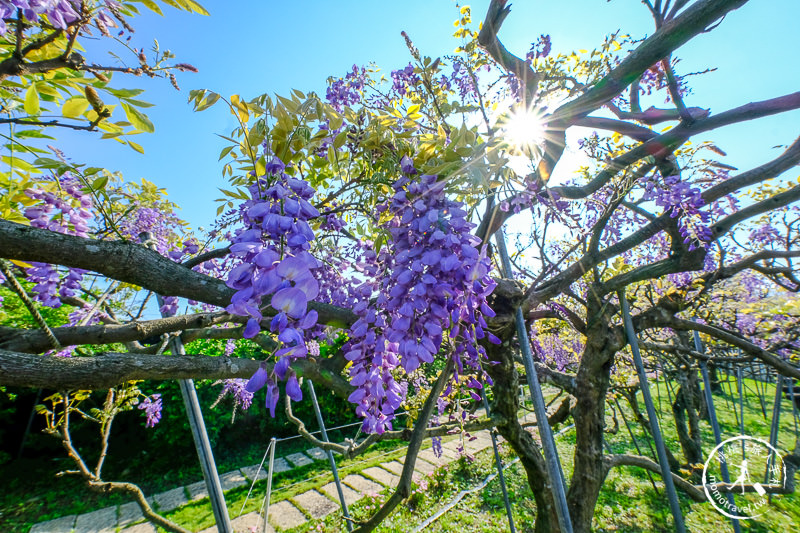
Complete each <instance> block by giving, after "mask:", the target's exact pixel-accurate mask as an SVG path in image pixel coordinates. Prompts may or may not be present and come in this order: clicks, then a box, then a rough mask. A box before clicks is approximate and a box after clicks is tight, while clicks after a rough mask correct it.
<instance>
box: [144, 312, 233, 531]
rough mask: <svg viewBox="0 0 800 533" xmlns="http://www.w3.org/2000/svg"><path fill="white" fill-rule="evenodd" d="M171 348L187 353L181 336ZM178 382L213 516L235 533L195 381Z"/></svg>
mask: <svg viewBox="0 0 800 533" xmlns="http://www.w3.org/2000/svg"><path fill="white" fill-rule="evenodd" d="M159 299H160V298H159ZM170 349H171V350H172V355H175V356H179V355H180V356H183V355H186V351H185V350H184V348H183V342H181V340H180V338H178V337H172V339H170ZM179 384H180V388H181V396H182V397H183V404H184V406H185V407H186V417H187V418H188V419H189V427H191V429H192V438H193V439H194V447H195V448H196V449H197V457H198V458H199V459H200V468H201V469H202V470H203V479H205V482H206V488H207V489H208V496H209V498H210V499H211V509H212V510H213V511H214V519H215V520H216V522H217V530H218V531H219V533H233V527H231V522H230V517H229V516H228V507H227V506H226V505H225V493H224V492H222V485H221V484H220V482H219V474H218V472H217V465H216V463H215V462H214V454H213V453H212V451H211V443H210V442H209V440H208V433H207V432H206V425H205V422H203V411H202V410H201V409H200V402H199V401H198V399H197V390H195V388H194V381H192V380H191V379H182V380H180V381H179Z"/></svg>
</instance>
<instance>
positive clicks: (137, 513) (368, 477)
mask: <svg viewBox="0 0 800 533" xmlns="http://www.w3.org/2000/svg"><path fill="white" fill-rule="evenodd" d="M476 437H477V438H475V439H474V440H472V441H470V442H467V443H466V450H467V452H468V453H470V454H474V453H477V452H479V451H482V450H484V449H486V448H488V447H490V446H491V445H492V441H491V438H490V436H489V432H488V431H481V432H479V433H477V434H476ZM458 446H459V441H458V440H453V441H450V442H446V443H444V444H443V445H442V452H443V453H442V456H441V457H436V455H435V454H434V453H433V450H432V449H430V448H427V449H424V450H422V451H421V452H420V453H419V456H418V458H417V462H416V464H415V465H414V470H415V471H416V472H417V473H419V474H420V475H427V474H430V473H431V472H433V471H434V470H436V469H437V468H438V467H440V466H443V465H445V464H447V463H449V462H451V461H453V460H455V459H456V458H457V457H458V455H459V452H458V449H457V447H458ZM404 459H405V458H404V457H401V458H399V459H394V460H390V461H386V462H385V463H383V464H380V465H378V466H372V467H369V468H365V469H363V470H362V471H361V472H359V473H358V474H350V475H347V476H345V478H344V479H342V483H343V486H342V489H343V492H344V497H345V501H346V502H347V503H348V505H349V504H352V503H355V502H356V501H358V500H360V499H361V498H363V497H365V496H367V495H372V494H377V493H379V492H381V491H382V490H384V489H385V488H387V487H389V488H392V487H395V486H396V485H397V482H398V481H399V480H400V473H401V472H402V470H403V462H404ZM324 460H327V455H326V454H325V452H324V451H323V450H321V449H319V448H312V449H310V450H307V451H305V452H304V453H293V454H291V455H288V456H286V458H276V459H275V461H274V464H273V470H274V471H275V472H285V471H287V470H291V469H292V468H296V467H299V466H304V465H308V464H311V463H313V462H314V461H324ZM257 470H258V465H252V466H246V467H244V468H240V469H239V470H234V471H233V472H227V473H225V474H222V475H220V481H221V483H222V487H223V490H225V491H226V492H227V491H229V490H231V489H234V488H236V487H240V486H243V485H250V484H251V483H252V482H253V481H254V478H255V477H256V471H257ZM265 477H266V473H265V472H264V471H263V469H262V471H261V472H259V474H258V479H264V478H265ZM207 497H208V492H207V491H206V487H205V483H204V482H202V481H200V482H198V483H193V484H191V485H187V486H185V487H177V488H175V489H172V490H168V491H166V492H162V493H160V494H156V495H154V496H153V497H151V498H150V502H151V505H152V506H153V508H154V509H155V510H156V511H158V512H161V513H165V512H169V511H172V510H174V509H177V508H178V507H181V506H182V505H185V504H186V503H188V502H190V501H195V500H200V499H203V498H207ZM338 509H339V495H338V493H337V491H336V485H334V483H332V482H331V483H328V484H327V485H323V486H322V487H320V488H319V489H314V490H310V491H307V492H304V493H302V494H299V495H297V496H294V497H292V498H289V499H288V500H283V501H280V502H277V503H273V504H272V505H270V508H269V525H268V527H267V531H268V532H271V533H275V532H276V531H282V530H285V529H291V528H293V527H297V526H299V525H300V524H302V523H304V522H306V521H307V520H309V519H318V518H324V517H325V516H328V515H329V514H331V513H333V512H335V511H337V510H338ZM143 520H144V517H143V516H142V513H141V510H140V509H139V506H138V504H136V503H133V502H131V503H126V504H124V505H118V506H115V507H108V508H105V509H100V510H98V511H93V512H91V513H87V514H82V515H72V516H65V517H62V518H57V519H55V520H50V521H48V522H40V523H38V524H34V525H33V527H32V528H31V530H30V533H156V528H155V527H154V526H153V525H152V524H151V523H149V522H143ZM259 521H260V517H259V515H258V513H256V512H252V513H248V514H246V515H242V516H239V517H236V518H233V519H232V520H231V522H232V525H233V528H234V531H235V532H236V533H249V532H250V531H252V528H253V527H255V526H257V525H259V524H260V522H259ZM216 532H217V528H216V526H212V527H210V528H207V529H204V530H202V532H201V533H216Z"/></svg>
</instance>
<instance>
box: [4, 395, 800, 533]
mask: <svg viewBox="0 0 800 533" xmlns="http://www.w3.org/2000/svg"><path fill="white" fill-rule="evenodd" d="M746 384H747V387H746V389H747V390H746V398H745V400H746V401H745V405H744V412H745V433H746V434H748V435H750V436H753V437H758V438H761V439H763V440H767V439H768V437H769V427H770V421H771V415H772V401H773V398H774V392H775V389H774V386H773V385H766V390H765V391H764V401H765V408H766V413H767V416H766V417H765V416H764V414H763V411H762V406H761V402H760V401H759V399H758V397H757V396H756V394H755V387H756V384H755V383H754V382H752V381H749V380H747V381H746ZM733 385H734V386H733V389H729V388H728V386H727V385H724V392H723V394H716V395H715V396H714V400H715V405H716V408H717V416H718V418H719V421H720V425H721V428H722V433H723V439H725V438H729V437H733V436H737V435H738V434H739V426H738V423H737V421H736V418H735V416H734V412H733V405H734V401H736V402H737V403H736V406H737V409H738V397H737V396H736V388H735V383H734V384H733ZM651 391H652V394H653V397H654V401H655V402H656V408H657V409H658V410H659V416H660V419H661V427H662V431H663V433H664V437H665V440H666V443H667V446H668V447H669V448H670V449H671V450H672V451H673V453H674V454H675V455H676V456H677V457H678V458H679V459H682V456H681V453H680V446H679V444H678V440H677V436H676V432H675V424H674V420H673V418H672V413H671V409H670V404H669V400H668V393H667V389H666V386H665V384H664V383H659V384H658V385H657V386H656V385H652V389H651ZM730 392H733V395H731V394H730ZM553 395H554V391H552V390H548V391H546V396H547V397H552V396H553ZM659 397H660V398H661V402H660V403H659V401H658V398H659ZM640 401H641V398H640ZM620 403H621V405H622V406H623V409H627V403H625V402H622V401H621V402H620ZM641 407H642V408H643V404H642V406H641ZM626 416H627V417H628V420H629V422H630V423H631V426H632V429H633V432H634V435H635V437H636V439H637V440H638V441H639V444H640V446H641V447H642V453H643V454H644V455H650V453H649V448H648V446H647V437H646V433H645V432H644V430H643V429H642V428H641V427H638V426H637V425H636V424H634V423H633V422H632V420H633V418H632V416H631V413H630V412H629V411H627V410H626ZM606 422H607V427H609V428H611V427H612V426H613V423H612V422H611V416H610V411H609V416H608V417H607V421H606ZM701 427H702V430H703V436H704V439H703V450H704V452H705V453H706V454H707V453H708V452H709V451H710V450H711V449H712V448H713V447H714V445H715V443H714V438H713V433H712V431H711V428H710V426H709V424H708V423H707V422H706V421H704V420H703V421H701ZM779 435H780V436H779V440H778V448H779V449H780V450H781V451H782V452H784V453H785V452H786V451H788V450H791V449H792V448H793V447H794V440H795V425H794V421H793V418H792V406H791V403H790V402H789V401H788V400H783V402H782V413H781V427H780V434H779ZM574 439H575V436H574V430H568V431H565V432H563V433H562V434H561V435H560V436H559V437H558V438H557V446H558V448H559V452H560V455H561V461H562V465H563V467H564V469H565V474H566V476H567V479H569V476H570V474H571V469H572V460H573V457H572V451H573V449H574V442H575V440H574ZM404 444H405V443H402V442H384V443H380V444H379V445H378V446H376V447H373V448H372V449H371V450H370V451H369V452H368V453H366V454H364V455H362V456H360V457H357V458H355V459H353V460H349V461H342V460H341V458H339V461H338V462H339V465H340V475H341V477H345V476H346V475H348V474H350V473H354V472H360V471H361V470H363V469H364V468H367V467H369V466H373V465H376V464H380V463H382V462H386V461H390V460H392V459H395V458H398V457H402V456H404V455H405V448H404ZM607 444H608V446H609V449H610V450H611V451H612V452H614V453H636V451H635V449H634V446H633V443H632V439H631V438H630V435H629V434H628V432H627V430H626V428H625V426H624V422H623V421H622V419H620V420H619V430H618V432H617V433H616V434H610V433H609V434H607ZM301 445H304V443H302V441H301V440H295V441H292V442H291V444H282V445H281V446H280V447H279V449H278V455H285V454H286V453H290V452H291V451H296V450H295V448H297V447H299V446H301ZM259 450H260V453H258V452H259ZM260 454H263V449H262V448H259V449H258V450H256V448H253V450H252V451H251V452H248V454H247V455H246V456H245V457H244V458H243V459H242V460H238V461H237V459H236V458H235V457H230V458H229V457H225V458H224V459H223V460H222V461H221V463H222V464H221V465H220V472H225V471H228V470H232V469H234V468H236V467H237V466H238V467H241V466H246V465H249V464H253V463H258V462H259V461H260V459H261V457H260ZM257 455H258V457H257ZM504 460H505V461H506V462H507V463H508V462H510V461H512V460H513V457H512V456H509V455H507V454H506V456H505V459H504ZM57 462H58V460H54V461H52V463H53V465H54V464H56V463H57ZM53 465H50V468H52V467H53ZM493 472H495V467H494V461H493V457H492V454H491V449H488V450H485V451H484V452H482V453H481V454H479V455H478V457H477V458H476V460H475V461H474V462H470V461H467V460H465V459H461V460H459V461H457V462H454V463H452V464H450V465H448V466H447V467H445V468H443V469H440V470H439V471H437V473H435V474H434V475H433V476H426V477H423V478H419V479H418V483H416V484H415V487H414V493H413V494H412V496H411V497H410V498H409V499H408V500H407V501H406V502H404V503H403V504H401V505H400V506H399V507H398V509H397V510H396V511H395V512H394V513H393V514H392V515H391V516H390V517H389V518H388V519H387V520H386V521H385V522H384V523H383V524H382V525H381V526H380V527H379V529H378V531H381V532H407V531H411V530H413V529H414V527H416V526H417V525H419V524H421V523H422V522H423V521H424V520H425V519H426V518H428V517H429V516H431V515H433V514H434V513H436V512H437V511H438V510H439V509H440V508H442V506H444V505H445V504H446V503H447V502H449V501H450V500H452V499H453V497H454V496H455V495H456V494H457V493H458V492H459V491H461V490H464V489H470V488H473V487H475V486H477V485H479V484H480V482H481V481H482V480H483V479H484V478H485V477H486V476H488V475H489V474H491V473H493ZM173 477H174V476H167V477H166V478H165V479H168V480H170V482H169V483H168V482H164V483H162V484H159V483H157V482H153V483H151V484H150V485H149V486H148V488H149V489H150V492H149V493H150V494H153V493H155V492H158V491H160V490H167V489H170V488H173V487H175V486H177V485H179V484H180V483H175V482H174V480H173ZM195 477H197V476H192V479H186V480H185V482H186V483H189V482H193V481H197V479H199V478H197V479H194V478H195ZM506 477H507V481H508V485H509V493H510V499H511V504H512V507H513V512H514V518H515V522H516V525H517V529H518V530H519V531H526V530H532V528H533V526H534V523H535V517H536V509H535V505H534V503H533V495H532V494H531V492H530V489H529V488H528V485H527V481H526V478H525V473H524V471H523V470H522V468H521V467H520V465H519V463H517V464H514V465H511V466H510V467H508V469H507V470H506ZM653 478H654V479H655V481H656V485H657V487H658V494H657V493H656V491H654V489H653V486H652V485H651V482H650V480H649V478H648V475H647V473H646V472H644V471H643V470H641V469H638V468H634V467H621V468H617V469H615V470H613V471H612V472H611V473H610V474H609V476H608V478H607V479H606V483H605V486H604V488H603V491H602V492H601V494H600V498H599V500H598V504H597V508H596V512H595V523H594V529H596V530H597V531H642V532H644V531H664V532H668V531H673V527H672V516H671V514H670V513H669V508H668V506H667V503H666V496H665V494H664V491H663V486H662V484H661V481H660V478H659V477H658V476H655V475H654V476H653ZM331 479H332V478H331V474H330V471H329V469H328V464H327V462H326V461H318V462H316V463H314V464H312V465H308V466H306V467H303V468H296V469H293V470H291V471H289V472H283V473H280V474H276V475H275V477H274V478H273V494H272V499H271V501H272V503H276V502H278V501H281V500H285V499H290V498H292V497H293V496H295V495H297V494H300V493H303V492H305V491H307V490H310V489H314V488H318V487H320V486H322V485H325V484H327V483H329V482H330V481H331ZM48 483H49V487H47V488H45V487H41V492H40V495H37V496H32V497H31V500H32V501H26V500H25V499H23V498H21V497H20V494H19V493H16V494H13V493H14V487H13V485H12V486H10V487H8V486H7V491H4V494H3V495H2V496H0V498H2V500H0V502H2V504H0V508H3V516H0V528H2V530H3V531H22V532H25V531H27V529H28V528H29V526H30V525H31V524H32V523H34V522H37V521H41V520H46V519H49V518H54V517H56V516H61V515H67V514H72V513H76V512H77V513H82V512H89V511H91V510H93V508H101V507H104V506H108V505H114V504H116V503H124V500H122V499H121V498H120V497H115V496H112V497H107V496H106V497H95V496H94V495H93V494H91V493H90V492H89V491H88V489H86V488H85V487H83V486H82V485H81V483H80V482H78V480H71V481H70V480H66V479H63V478H62V479H60V480H58V481H56V482H53V481H52V479H51V480H49V481H48ZM159 485H162V486H159ZM249 488H250V487H249V486H245V487H240V488H238V489H235V490H233V491H230V492H228V493H227V494H226V500H227V503H228V508H229V511H230V514H231V516H232V517H235V516H238V515H239V512H240V510H241V509H242V505H243V504H244V503H245V499H246V496H247V493H248V490H249ZM265 489H266V482H265V481H261V482H259V483H257V484H256V485H255V487H254V489H253V492H252V494H251V496H250V498H249V499H248V500H247V503H246V504H245V505H244V511H243V513H245V514H246V513H248V512H251V511H254V510H258V508H260V506H261V504H262V500H263V497H264V493H265ZM76 496H78V497H76ZM679 496H680V501H681V506H682V509H683V513H684V516H685V519H686V524H687V528H688V529H689V530H690V531H693V532H694V531H703V532H709V533H711V532H713V533H719V532H727V531H732V530H733V529H732V527H731V524H730V522H729V521H728V519H727V518H725V517H724V516H722V515H720V514H719V513H717V512H716V511H715V510H714V509H713V508H712V506H711V505H710V504H708V503H697V502H694V501H692V500H691V499H689V498H687V497H685V496H683V495H681V494H680V493H679ZM386 497H387V493H386V491H384V493H382V494H379V495H376V496H375V497H367V498H365V499H363V500H361V501H360V502H358V503H356V504H354V505H353V506H351V508H350V511H351V514H352V515H353V517H354V518H356V519H365V518H367V517H369V516H370V515H371V514H372V513H374V512H375V510H376V509H377V508H378V506H379V505H380V504H381V503H382V502H383V501H385V499H386ZM68 498H69V501H67V500H68ZM11 501H16V502H18V503H17V506H18V507H19V508H22V510H21V511H20V510H19V509H18V510H17V512H14V508H13V506H9V505H8V504H9V502H11ZM87 502H88V503H87ZM43 507H44V508H48V509H57V510H60V511H61V512H60V513H59V512H56V511H54V512H51V515H50V516H40V515H37V514H36V509H41V508H43ZM54 515H55V516H54ZM166 516H168V517H169V518H170V519H172V520H174V521H176V522H178V523H180V524H181V525H183V526H184V527H187V528H189V529H191V530H194V531H198V530H200V529H203V528H205V527H208V526H210V525H212V523H213V515H212V512H211V507H210V504H209V501H208V500H207V499H206V500H201V501H199V502H194V503H192V504H189V505H186V506H184V507H182V508H180V509H177V510H175V511H173V512H170V513H167V515H166ZM797 524H800V496H798V495H797V494H793V495H786V496H783V495H781V496H777V497H775V498H773V500H772V504H771V507H770V510H769V512H767V513H766V514H764V515H763V516H762V517H760V518H758V519H756V520H749V521H747V522H743V529H744V530H746V531H763V532H767V531H781V530H784V531H794V530H796V529H797ZM508 530H509V529H508V523H507V518H506V514H505V508H504V506H503V501H502V496H501V492H500V487H499V483H498V481H497V479H495V480H494V481H492V482H490V483H489V484H488V485H487V486H486V487H485V488H483V489H482V490H479V491H477V492H474V493H472V494H469V495H467V496H466V497H465V498H464V499H463V500H462V501H461V502H460V503H459V504H458V505H457V506H456V507H454V508H453V509H451V510H450V511H449V512H447V513H446V514H445V515H444V516H442V517H441V518H439V519H438V520H437V521H435V522H434V523H433V524H431V525H430V526H428V527H427V528H426V530H425V531H433V532H437V531H441V532H450V531H464V532H466V531H470V532H472V531H486V532H496V531H508ZM306 531H317V532H329V533H333V532H339V531H344V528H343V522H342V519H341V513H334V514H332V515H330V516H328V517H327V518H326V519H324V520H320V521H313V520H312V521H309V522H308V523H306V524H303V525H302V526H300V527H298V528H297V532H298V533H300V532H306Z"/></svg>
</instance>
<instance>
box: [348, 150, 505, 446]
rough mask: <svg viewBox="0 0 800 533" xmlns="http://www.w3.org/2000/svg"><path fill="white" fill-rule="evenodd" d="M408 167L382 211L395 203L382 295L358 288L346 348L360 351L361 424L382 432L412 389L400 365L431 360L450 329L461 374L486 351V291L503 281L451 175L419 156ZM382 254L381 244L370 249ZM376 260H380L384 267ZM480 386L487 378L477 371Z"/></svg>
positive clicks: (405, 162)
mask: <svg viewBox="0 0 800 533" xmlns="http://www.w3.org/2000/svg"><path fill="white" fill-rule="evenodd" d="M401 169H402V172H403V174H404V176H403V177H401V178H400V179H398V180H397V181H396V182H395V183H394V185H393V188H394V191H395V194H394V196H393V197H392V198H391V200H390V201H388V202H387V203H386V204H384V205H382V206H379V208H378V211H379V213H388V214H389V215H391V218H390V220H389V221H388V222H387V223H386V226H385V228H386V230H387V231H388V233H389V239H388V242H387V244H386V245H385V246H384V247H383V248H382V249H381V250H380V252H379V254H378V255H377V263H376V267H375V270H376V271H374V272H373V271H369V272H367V274H373V275H376V276H378V278H379V280H380V281H379V287H378V294H377V298H376V299H375V301H374V304H371V305H370V304H369V303H368V301H367V299H366V298H368V297H369V295H370V294H371V293H372V290H373V287H372V285H371V284H370V283H369V282H365V283H364V284H362V285H361V286H360V287H359V288H358V289H359V291H361V292H362V293H363V294H362V296H363V297H364V299H362V300H361V302H360V303H359V304H358V305H356V306H355V308H354V309H353V311H354V312H355V313H356V314H357V315H358V316H359V319H358V320H357V321H356V322H355V323H354V324H353V326H352V327H351V328H350V332H349V335H350V342H349V344H348V345H347V346H346V347H345V351H346V354H345V357H346V358H347V359H348V360H349V361H352V363H353V364H352V366H351V368H350V383H351V384H352V385H353V386H355V387H356V390H355V391H354V392H353V393H352V394H351V395H350V398H349V400H350V401H351V402H352V403H354V404H356V405H357V407H356V413H357V414H358V415H359V416H362V417H364V423H363V429H364V431H367V432H377V433H382V432H383V431H385V430H386V429H387V428H391V421H392V420H393V418H394V413H395V411H396V410H397V408H398V407H400V404H401V403H402V401H403V399H404V396H405V391H404V389H403V388H401V386H400V385H399V384H398V383H397V382H396V381H395V379H394V373H395V372H397V370H398V367H399V368H402V370H403V371H404V372H406V373H407V374H408V373H411V372H414V371H415V370H416V369H417V368H419V367H420V365H421V364H422V363H431V362H433V360H434V357H435V356H436V354H437V353H438V352H439V349H440V348H441V345H442V342H443V339H444V335H445V333H447V338H448V342H449V343H450V346H449V349H448V351H452V354H453V355H452V357H453V358H454V359H455V362H456V378H455V379H456V380H457V379H458V375H461V374H464V373H465V369H464V367H465V366H468V367H470V368H471V369H473V370H478V369H479V368H480V359H481V357H482V356H485V352H484V350H483V348H482V347H480V346H478V345H477V342H476V341H477V340H478V339H482V338H484V337H486V336H488V337H489V339H490V340H491V341H493V342H498V339H497V338H496V337H494V335H492V334H491V333H489V332H488V331H487V330H486V322H485V320H484V318H483V317H484V315H485V316H490V317H491V316H494V312H493V311H492V310H491V308H489V306H488V305H487V304H486V297H487V296H488V295H489V294H490V293H491V292H492V290H493V289H494V287H495V282H494V281H493V280H492V279H491V278H490V277H489V276H488V273H489V270H490V268H491V265H490V262H489V260H488V259H487V258H486V256H485V255H484V254H483V253H481V252H479V251H478V249H477V245H478V244H480V241H478V240H477V239H476V238H475V237H474V236H473V235H471V234H470V231H471V230H472V229H473V228H474V224H472V223H470V222H468V221H467V219H466V216H467V212H466V211H465V210H464V209H463V208H462V204H461V203H460V202H456V201H452V200H449V199H447V197H446V195H445V192H444V186H445V183H444V181H441V180H438V179H437V176H431V175H424V176H419V177H414V176H415V175H416V173H417V171H416V169H415V168H414V166H413V163H412V161H411V158H409V157H408V156H404V157H403V159H402V161H401ZM368 253H371V255H374V254H375V252H368ZM377 265H381V266H382V270H381V271H377ZM471 385H472V386H473V387H477V388H480V384H479V383H478V382H477V381H476V380H472V382H471Z"/></svg>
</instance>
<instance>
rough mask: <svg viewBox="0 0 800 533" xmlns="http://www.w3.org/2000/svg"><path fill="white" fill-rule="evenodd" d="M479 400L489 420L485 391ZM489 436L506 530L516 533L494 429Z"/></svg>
mask: <svg viewBox="0 0 800 533" xmlns="http://www.w3.org/2000/svg"><path fill="white" fill-rule="evenodd" d="M481 399H482V400H483V407H484V409H486V416H488V417H489V418H491V416H490V415H489V401H488V400H487V399H486V390H485V389H484V390H483V391H481ZM489 435H490V436H491V437H492V448H493V449H494V464H495V465H496V466H497V477H498V478H499V479H500V490H501V491H503V503H504V504H505V506H506V515H508V528H509V529H510V530H511V533H516V531H517V529H516V528H515V527H514V516H513V515H512V514H511V502H509V501H508V489H507V488H506V477H505V476H504V475H503V461H502V460H501V459H500V450H498V448H497V436H496V435H495V434H494V427H491V428H489Z"/></svg>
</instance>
